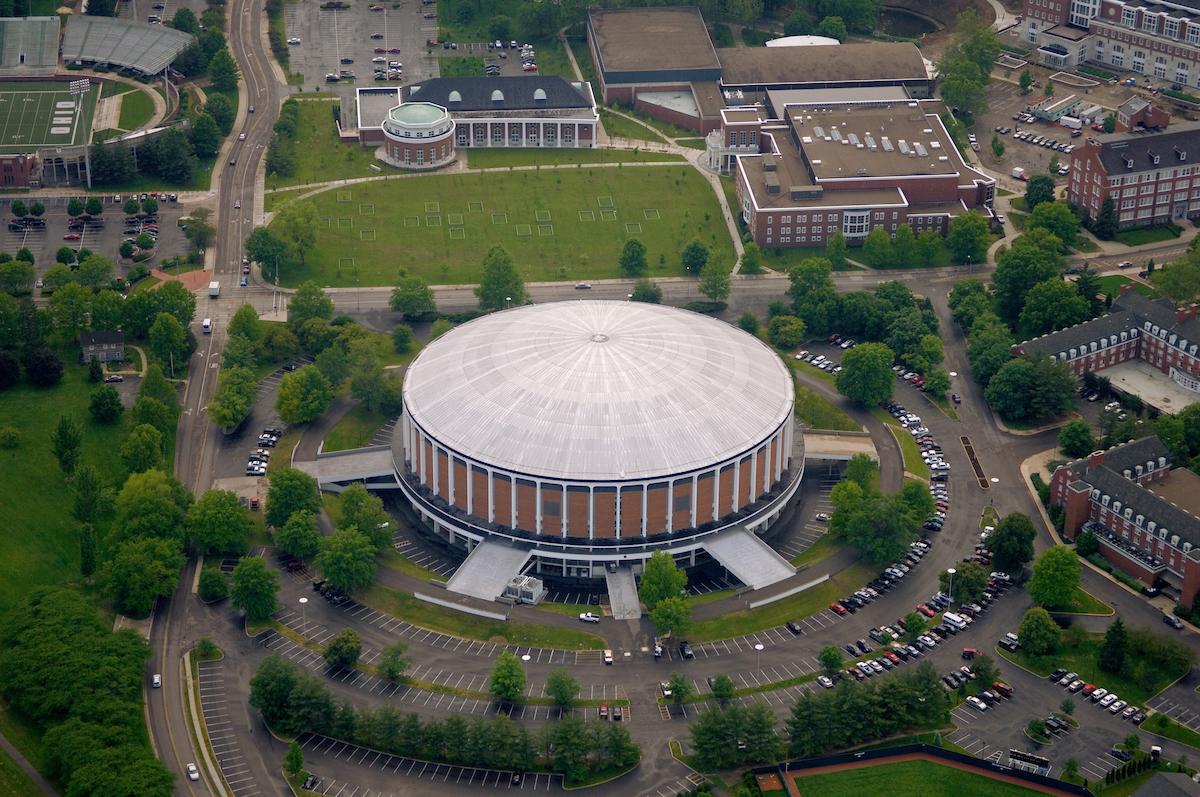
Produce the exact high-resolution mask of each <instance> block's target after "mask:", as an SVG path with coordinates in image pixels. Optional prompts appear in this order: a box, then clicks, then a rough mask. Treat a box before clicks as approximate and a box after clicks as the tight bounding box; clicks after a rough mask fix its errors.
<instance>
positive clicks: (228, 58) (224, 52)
mask: <svg viewBox="0 0 1200 797" xmlns="http://www.w3.org/2000/svg"><path fill="white" fill-rule="evenodd" d="M238 76H239V74H238V68H237V63H236V62H235V61H234V60H233V56H232V55H230V54H229V50H228V49H227V48H221V49H220V50H218V51H217V53H216V54H215V55H214V56H213V57H212V60H210V61H209V62H208V77H209V80H210V81H211V83H212V86H213V88H214V89H216V90H217V91H233V90H234V89H236V88H237V84H238Z"/></svg>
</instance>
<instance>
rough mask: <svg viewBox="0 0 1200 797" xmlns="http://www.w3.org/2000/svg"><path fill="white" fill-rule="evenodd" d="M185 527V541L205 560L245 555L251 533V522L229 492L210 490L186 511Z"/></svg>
mask: <svg viewBox="0 0 1200 797" xmlns="http://www.w3.org/2000/svg"><path fill="white" fill-rule="evenodd" d="M187 524H188V541H189V542H191V544H192V545H193V546H195V548H196V550H198V551H199V552H200V553H202V554H204V555H206V556H208V555H211V554H216V553H221V554H227V555H232V556H237V555H240V554H242V553H244V552H245V551H246V546H247V541H248V540H249V538H250V534H251V533H252V532H253V531H254V521H253V520H251V519H250V515H249V513H248V512H246V510H245V509H244V508H243V507H242V502H241V500H240V499H239V498H238V495H237V493H235V492H233V491H231V490H209V491H208V492H206V493H205V494H204V495H202V496H200V499H199V500H198V501H196V503H194V504H192V507H191V509H189V510H188V520H187Z"/></svg>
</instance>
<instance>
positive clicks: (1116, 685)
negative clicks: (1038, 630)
mask: <svg viewBox="0 0 1200 797" xmlns="http://www.w3.org/2000/svg"><path fill="white" fill-rule="evenodd" d="M1103 639H1104V635H1103V634H1090V635H1087V637H1086V638H1085V639H1084V641H1083V642H1082V643H1080V644H1078V645H1075V646H1073V647H1072V646H1068V645H1066V644H1063V645H1060V646H1059V649H1058V651H1056V652H1054V653H1047V654H1046V655H1044V656H1034V655H1032V654H1030V653H1027V652H1026V651H1025V650H1024V649H1020V650H1018V651H1016V652H1015V653H1009V652H1008V651H1006V650H998V653H999V654H1000V655H1001V656H1004V658H1006V659H1008V660H1009V661H1012V662H1014V663H1016V664H1020V665H1021V666H1022V667H1025V668H1026V669H1029V670H1033V671H1034V672H1035V673H1037V674H1038V675H1043V676H1045V675H1049V674H1050V673H1051V672H1053V671H1054V668H1056V667H1065V668H1066V669H1068V670H1073V671H1074V672H1077V673H1079V677H1080V678H1081V679H1083V681H1084V682H1086V683H1092V684H1095V685H1096V686H1102V687H1104V688H1105V689H1107V690H1108V691H1110V692H1116V693H1117V694H1118V695H1120V696H1121V699H1122V700H1124V701H1125V702H1127V703H1129V704H1130V705H1145V703H1146V701H1147V700H1149V699H1150V698H1151V697H1153V696H1154V695H1156V694H1158V693H1159V692H1161V691H1162V690H1163V689H1165V688H1166V687H1167V685H1168V684H1170V683H1171V682H1172V681H1174V680H1175V679H1177V678H1179V676H1181V675H1183V673H1182V672H1167V671H1162V670H1159V671H1156V672H1155V674H1156V675H1157V678H1156V679H1155V681H1154V683H1153V684H1152V685H1151V686H1150V688H1149V689H1146V688H1144V687H1143V686H1141V685H1140V684H1137V683H1134V682H1133V681H1130V680H1128V679H1126V678H1124V677H1123V676H1121V675H1114V674H1112V673H1108V672H1104V671H1103V670H1101V669H1100V665H1099V664H1097V657H1098V654H1099V650H1100V643H1101V641H1102V640H1103Z"/></svg>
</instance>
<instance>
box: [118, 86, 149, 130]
mask: <svg viewBox="0 0 1200 797" xmlns="http://www.w3.org/2000/svg"><path fill="white" fill-rule="evenodd" d="M153 114H154V100H152V99H151V98H150V95H149V94H147V93H146V92H144V91H134V92H131V93H127V94H125V95H124V96H122V97H121V121H120V125H121V127H122V128H124V129H125V130H137V129H138V128H139V127H141V126H142V125H144V124H146V122H149V121H150V117H151V116H152V115H153Z"/></svg>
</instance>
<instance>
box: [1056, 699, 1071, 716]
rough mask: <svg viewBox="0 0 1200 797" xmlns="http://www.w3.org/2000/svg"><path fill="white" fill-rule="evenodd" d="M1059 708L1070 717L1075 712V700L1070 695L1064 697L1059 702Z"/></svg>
mask: <svg viewBox="0 0 1200 797" xmlns="http://www.w3.org/2000/svg"><path fill="white" fill-rule="evenodd" d="M1058 708H1059V710H1060V711H1062V713H1064V714H1066V715H1067V716H1068V717H1069V716H1071V715H1072V714H1074V713H1075V701H1074V700H1072V699H1071V698H1069V697H1064V698H1063V700H1062V702H1061V703H1059V704H1058Z"/></svg>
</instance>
